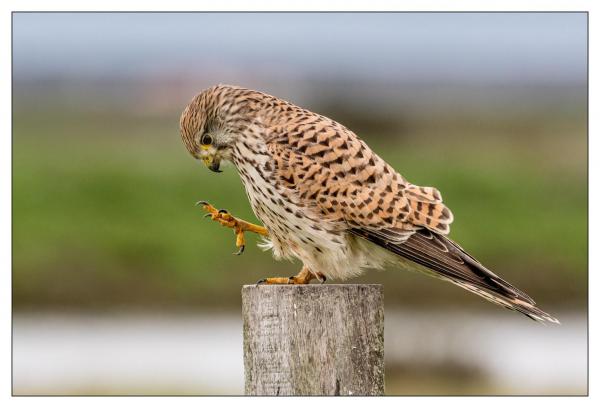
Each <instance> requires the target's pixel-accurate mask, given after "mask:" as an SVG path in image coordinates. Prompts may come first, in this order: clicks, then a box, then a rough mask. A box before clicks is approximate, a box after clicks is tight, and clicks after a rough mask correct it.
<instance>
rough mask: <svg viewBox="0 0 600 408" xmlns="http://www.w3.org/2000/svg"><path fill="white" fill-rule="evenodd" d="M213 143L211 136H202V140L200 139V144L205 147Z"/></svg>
mask: <svg viewBox="0 0 600 408" xmlns="http://www.w3.org/2000/svg"><path fill="white" fill-rule="evenodd" d="M212 142H213V138H212V136H211V135H209V134H204V135H202V139H200V143H202V144H203V145H210V144H212Z"/></svg>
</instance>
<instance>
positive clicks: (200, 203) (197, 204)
mask: <svg viewBox="0 0 600 408" xmlns="http://www.w3.org/2000/svg"><path fill="white" fill-rule="evenodd" d="M194 205H195V206H196V207H197V206H199V205H208V203H207V202H206V201H203V200H200V201H198V202H197V203H196V204H194Z"/></svg>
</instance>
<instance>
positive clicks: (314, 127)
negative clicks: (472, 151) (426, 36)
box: [268, 116, 557, 322]
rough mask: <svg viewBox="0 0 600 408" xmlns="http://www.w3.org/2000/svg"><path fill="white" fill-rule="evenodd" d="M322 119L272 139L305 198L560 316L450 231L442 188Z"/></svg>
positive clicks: (376, 237) (449, 270)
mask: <svg viewBox="0 0 600 408" xmlns="http://www.w3.org/2000/svg"><path fill="white" fill-rule="evenodd" d="M318 118H319V119H318V120H313V121H309V123H306V124H300V125H294V126H292V127H291V129H287V130H283V131H281V129H280V131H279V132H276V133H274V134H273V133H272V134H271V137H270V138H269V140H268V148H269V151H270V153H271V155H272V157H273V166H274V170H275V173H276V174H277V176H278V177H279V181H280V183H281V184H283V185H284V186H286V187H287V188H289V189H291V190H293V191H295V193H296V194H297V195H298V197H299V199H300V200H302V202H303V203H305V204H306V205H308V206H312V207H315V208H317V209H318V210H319V211H320V212H321V214H322V216H323V217H325V218H328V219H329V220H330V221H339V222H344V223H345V224H346V225H347V226H348V230H349V231H350V232H351V233H353V234H355V235H357V236H360V237H362V238H364V239H367V240H369V241H371V242H373V243H375V244H377V245H379V246H381V247H383V248H385V249H387V250H389V251H391V252H393V253H395V254H397V255H399V256H402V257H404V258H406V259H409V260H410V261H412V262H414V263H416V264H418V265H421V266H424V267H425V268H427V269H428V270H429V271H431V272H432V273H433V274H434V275H435V276H437V277H439V278H441V279H444V280H448V281H450V282H452V283H454V284H456V285H458V286H460V287H462V288H464V289H467V290H469V291H471V292H473V293H476V294H477V295H479V296H482V297H484V298H485V299H487V300H489V301H491V302H493V303H496V304H499V305H501V306H504V307H507V308H509V309H513V310H517V311H519V312H521V313H524V314H525V315H527V316H529V317H531V318H533V319H535V320H547V321H552V322H557V320H556V319H554V318H553V317H552V316H550V315H548V314H547V313H545V312H543V311H541V310H539V309H538V308H536V307H535V306H534V305H535V302H534V301H533V299H531V298H530V297H529V296H528V295H527V294H525V293H524V292H522V291H520V290H519V289H517V288H516V287H514V286H513V285H511V284H510V283H508V282H506V281H505V280H503V279H502V278H500V277H499V276H497V275H495V274H494V273H492V272H491V271H490V270H488V269H487V268H485V267H484V266H483V265H482V264H481V263H479V262H478V261H477V260H476V259H475V258H473V257H472V256H470V255H469V254H468V253H466V252H465V251H464V250H463V249H462V248H460V247H459V246H458V245H457V244H455V243H454V242H453V241H451V240H450V239H448V238H446V237H445V236H444V235H446V234H447V233H448V232H449V226H450V224H451V222H452V220H453V216H452V213H451V212H450V210H449V209H448V208H447V207H446V206H445V205H444V204H443V203H442V197H441V195H440V193H439V191H437V190H436V189H435V188H433V187H419V186H415V185H413V184H410V183H409V182H407V181H406V180H405V179H404V178H403V177H402V176H401V175H400V174H398V173H397V172H396V171H395V170H394V169H393V168H392V167H391V166H389V165H388V164H387V163H385V162H384V161H383V160H382V159H381V158H379V157H378V156H377V155H376V154H375V153H374V152H373V151H372V150H371V149H370V148H369V147H368V146H367V145H366V144H365V143H364V142H363V141H361V140H360V139H358V137H356V135H354V133H352V132H351V131H349V130H348V129H346V128H344V127H343V126H341V125H339V124H337V122H334V121H331V120H329V119H327V118H323V117H320V116H319V117H318Z"/></svg>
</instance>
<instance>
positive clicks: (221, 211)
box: [219, 210, 229, 214]
mask: <svg viewBox="0 0 600 408" xmlns="http://www.w3.org/2000/svg"><path fill="white" fill-rule="evenodd" d="M227 213H229V211H227V210H219V214H227Z"/></svg>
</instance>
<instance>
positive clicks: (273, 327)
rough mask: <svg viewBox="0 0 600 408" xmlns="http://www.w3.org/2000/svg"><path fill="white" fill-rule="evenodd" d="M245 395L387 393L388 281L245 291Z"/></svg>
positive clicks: (243, 300) (269, 287)
mask: <svg viewBox="0 0 600 408" xmlns="http://www.w3.org/2000/svg"><path fill="white" fill-rule="evenodd" d="M242 313H243V321H244V373H245V394H246V395H383V392H384V365H383V287H382V286H381V285H272V286H267V285H260V286H254V285H252V286H250V285H247V286H244V287H243V289H242Z"/></svg>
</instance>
